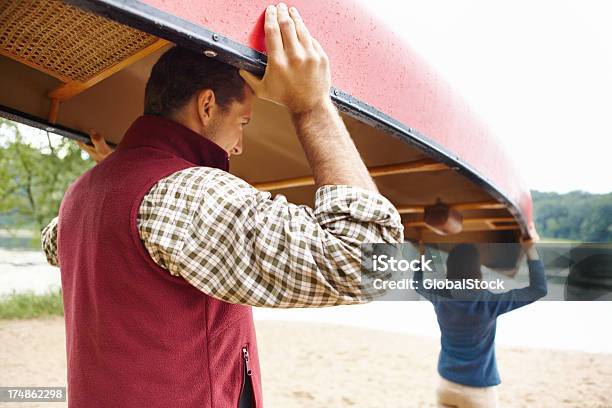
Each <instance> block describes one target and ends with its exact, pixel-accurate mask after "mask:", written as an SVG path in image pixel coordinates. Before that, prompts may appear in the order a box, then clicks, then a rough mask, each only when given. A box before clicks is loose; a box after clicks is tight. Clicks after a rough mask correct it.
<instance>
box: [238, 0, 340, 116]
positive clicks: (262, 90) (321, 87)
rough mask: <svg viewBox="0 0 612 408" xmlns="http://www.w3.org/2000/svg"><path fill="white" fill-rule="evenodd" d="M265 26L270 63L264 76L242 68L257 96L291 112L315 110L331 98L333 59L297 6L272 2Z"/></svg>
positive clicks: (246, 79) (244, 77) (245, 78)
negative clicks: (311, 32) (312, 34)
mask: <svg viewBox="0 0 612 408" xmlns="http://www.w3.org/2000/svg"><path fill="white" fill-rule="evenodd" d="M264 30H265V35H266V48H267V51H268V66H267V68H266V73H265V75H264V77H263V79H259V78H257V77H256V76H255V75H253V74H251V73H249V72H247V71H244V70H240V75H241V76H242V78H243V79H244V80H245V81H246V82H247V84H249V86H250V87H251V88H252V89H253V91H254V92H255V95H257V97H259V98H262V99H267V100H270V101H272V102H276V103H278V104H281V105H284V106H286V107H287V108H288V109H289V111H290V112H291V113H302V112H308V111H310V110H312V109H313V108H314V107H316V106H318V105H320V104H322V103H323V102H325V101H326V100H328V99H329V88H330V86H331V74H330V69H329V59H328V58H327V55H326V54H325V51H323V48H322V47H321V45H320V44H319V42H318V41H317V40H316V39H314V38H313V37H312V36H311V35H310V33H309V32H308V29H307V28H306V26H305V25H304V22H303V21H302V17H301V16H300V15H299V13H298V11H297V9H296V8H295V7H291V8H290V9H287V6H286V5H285V4H284V3H279V4H278V6H268V8H267V9H266V16H265V24H264Z"/></svg>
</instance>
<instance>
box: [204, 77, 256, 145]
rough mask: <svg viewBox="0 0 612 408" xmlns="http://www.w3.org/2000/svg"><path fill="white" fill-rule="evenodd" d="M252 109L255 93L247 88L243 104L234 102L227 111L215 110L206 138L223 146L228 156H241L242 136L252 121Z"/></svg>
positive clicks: (207, 128)
mask: <svg viewBox="0 0 612 408" xmlns="http://www.w3.org/2000/svg"><path fill="white" fill-rule="evenodd" d="M252 109H253V92H252V91H251V89H250V88H249V87H248V86H245V96H244V100H243V101H242V102H238V101H233V102H232V103H231V104H230V105H229V106H228V107H227V108H226V109H225V110H223V109H215V111H214V113H213V114H212V115H211V119H210V124H209V125H208V126H207V127H206V138H208V139H209V140H211V141H212V142H214V143H216V144H217V145H219V146H221V148H223V149H224V150H225V151H226V152H227V154H228V156H231V155H238V154H241V153H242V135H243V131H244V127H245V126H246V125H247V124H248V123H249V121H250V120H251V114H252Z"/></svg>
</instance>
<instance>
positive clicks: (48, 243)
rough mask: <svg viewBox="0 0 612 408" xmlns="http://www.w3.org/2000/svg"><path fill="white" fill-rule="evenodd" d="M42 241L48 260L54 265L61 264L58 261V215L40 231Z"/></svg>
mask: <svg viewBox="0 0 612 408" xmlns="http://www.w3.org/2000/svg"><path fill="white" fill-rule="evenodd" d="M40 243H41V246H42V250H43V252H44V253H45V256H46V257H47V262H49V263H50V264H51V265H53V266H59V262H58V261H57V217H55V218H54V219H52V220H51V222H50V223H49V224H48V225H47V226H46V227H45V228H43V230H42V232H41V233H40Z"/></svg>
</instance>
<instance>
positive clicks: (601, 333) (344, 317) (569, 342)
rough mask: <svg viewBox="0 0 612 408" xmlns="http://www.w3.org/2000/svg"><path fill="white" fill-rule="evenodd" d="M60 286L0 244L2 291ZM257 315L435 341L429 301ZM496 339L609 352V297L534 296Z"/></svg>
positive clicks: (31, 255) (55, 274)
mask: <svg viewBox="0 0 612 408" xmlns="http://www.w3.org/2000/svg"><path fill="white" fill-rule="evenodd" d="M60 287H61V279H60V272H59V269H58V268H56V267H53V266H50V265H48V264H47V262H46V259H45V256H44V254H43V253H42V252H40V251H17V250H7V249H3V248H0V295H7V294H10V293H11V292H13V291H15V292H23V291H28V290H32V291H34V292H36V293H45V292H47V291H48V290H50V289H51V290H52V289H58V288H60ZM253 313H254V316H255V319H259V320H292V321H312V322H325V323H331V324H343V325H349V326H356V327H363V328H370V329H377V330H385V331H393V332H400V333H409V334H416V335H421V336H427V337H431V339H432V341H435V342H438V341H439V330H438V325H437V322H436V317H435V314H434V312H433V307H432V306H431V304H429V302H427V301H413V302H373V303H369V304H366V305H359V306H340V307H334V308H322V309H292V310H279V309H262V308H255V309H254V312H253ZM496 343H497V344H499V345H505V346H528V347H538V348H546V349H565V350H578V351H588V352H606V353H612V301H607V302H537V303H534V304H531V305H528V306H526V307H524V308H521V309H518V310H515V311H513V312H512V313H508V314H507V315H503V316H501V317H500V318H499V320H498V327H497V338H496Z"/></svg>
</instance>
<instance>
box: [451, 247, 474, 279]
mask: <svg viewBox="0 0 612 408" xmlns="http://www.w3.org/2000/svg"><path fill="white" fill-rule="evenodd" d="M480 266H481V265H480V253H479V252H478V248H476V246H475V245H474V244H459V245H457V246H455V247H453V249H451V251H450V252H449V253H448V258H447V259H446V279H449V280H460V279H482V273H481V272H480Z"/></svg>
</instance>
